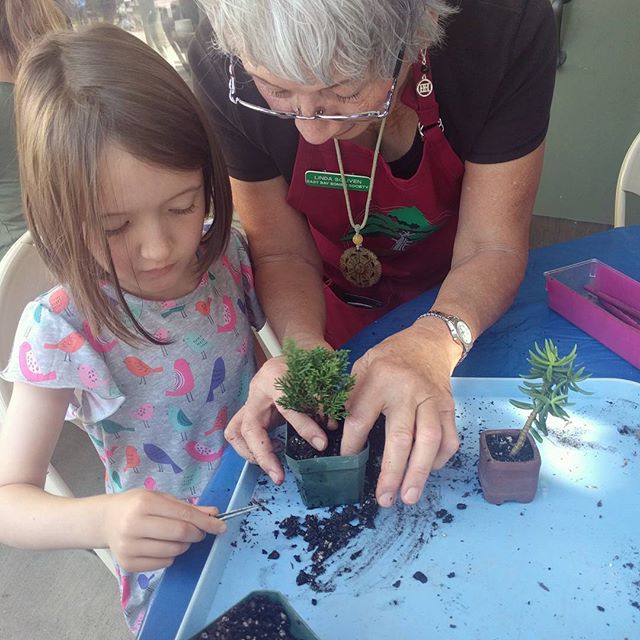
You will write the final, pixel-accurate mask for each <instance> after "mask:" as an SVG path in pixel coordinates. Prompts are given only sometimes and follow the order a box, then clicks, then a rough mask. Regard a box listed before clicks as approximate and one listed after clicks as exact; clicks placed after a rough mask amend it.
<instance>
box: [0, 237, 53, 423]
mask: <svg viewBox="0 0 640 640" xmlns="http://www.w3.org/2000/svg"><path fill="white" fill-rule="evenodd" d="M53 285H54V281H53V278H52V276H51V274H50V273H49V271H48V269H47V268H46V267H45V265H44V263H43V262H42V260H41V259H40V256H39V255H38V252H37V251H36V248H35V245H34V244H33V241H32V239H31V234H30V233H29V232H28V231H27V232H26V233H24V234H23V235H22V236H21V237H20V238H18V240H16V241H15V242H14V243H13V245H12V246H11V247H10V248H9V250H8V251H7V253H6V254H5V256H4V257H3V258H2V261H1V262H0V369H4V367H5V366H6V364H7V362H8V360H9V357H10V356H11V347H12V345H13V339H14V335H15V332H16V328H17V326H18V322H19V320H20V316H21V315H22V312H23V311H24V308H25V306H26V305H27V303H28V302H31V300H33V299H34V298H36V297H37V296H38V295H40V294H41V293H44V292H45V291H47V290H48V289H50V288H51V287H52V286H53ZM11 389H12V385H11V383H9V382H6V381H4V380H2V379H0V420H1V419H2V417H3V416H4V414H5V412H6V410H7V407H8V406H9V400H10V399H11Z"/></svg>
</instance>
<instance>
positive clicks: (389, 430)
mask: <svg viewBox="0 0 640 640" xmlns="http://www.w3.org/2000/svg"><path fill="white" fill-rule="evenodd" d="M460 355H461V347H459V346H458V345H456V344H455V342H453V340H452V339H451V336H450V334H449V331H448V329H447V328H446V326H445V325H444V323H442V322H441V321H440V320H438V319H437V318H425V319H422V320H419V321H418V322H417V323H416V324H415V325H413V326H412V327H410V328H408V329H405V330H404V331H401V332H399V333H397V334H395V335H392V336H390V337H389V338H387V339H386V340H384V341H383V342H381V343H380V344H379V345H377V346H375V347H373V348H372V349H370V350H369V351H368V352H367V353H365V354H364V355H363V356H362V357H361V358H360V359H359V360H358V361H357V362H356V363H355V364H354V366H353V373H354V374H355V376H356V384H355V387H354V389H353V391H352V392H351V396H350V398H349V401H348V402H347V408H348V410H349V416H348V417H347V419H346V420H345V426H344V436H343V439H342V447H341V453H342V455H353V454H356V453H358V452H359V451H361V450H362V448H363V446H364V444H365V442H366V439H367V436H368V434H369V431H370V430H371V428H372V426H373V424H374V423H375V421H376V419H377V418H378V416H379V414H381V413H382V414H384V415H385V417H386V438H385V448H384V455H383V459H382V470H381V472H380V477H379V479H378V485H377V488H376V497H377V500H378V503H379V504H380V505H381V506H383V507H390V506H391V505H393V504H394V502H395V500H396V497H397V495H398V493H399V494H400V498H401V500H402V501H403V502H404V503H406V504H415V503H416V502H418V500H419V499H420V496H421V495H422V491H423V489H424V486H425V483H426V482H427V478H428V477H429V474H430V473H431V470H432V469H439V468H441V467H442V466H444V465H445V464H446V462H447V461H448V460H449V458H451V456H452V455H453V454H454V453H455V452H456V451H457V450H458V447H459V440H458V434H457V431H456V425H455V407H454V402H453V397H452V395H451V384H450V376H451V373H452V371H453V368H454V367H455V365H456V363H457V362H458V359H459V358H460Z"/></svg>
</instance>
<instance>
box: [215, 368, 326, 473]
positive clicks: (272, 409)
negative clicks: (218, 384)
mask: <svg viewBox="0 0 640 640" xmlns="http://www.w3.org/2000/svg"><path fill="white" fill-rule="evenodd" d="M286 371H287V365H286V364H285V361H284V357H283V356H278V357H277V358H271V359H270V360H267V362H265V363H264V365H263V366H262V367H261V368H260V370H259V371H258V373H256V375H255V376H254V378H253V380H252V381H251V385H250V386H249V397H248V398H247V402H246V403H245V405H244V406H243V407H242V408H241V409H240V411H238V413H236V415H235V416H233V418H232V419H231V421H230V422H229V425H228V426H227V428H226V430H225V432H224V436H225V438H226V439H227V441H228V442H229V444H231V445H232V446H233V448H234V449H235V450H236V451H237V452H238V453H239V454H240V455H241V456H242V457H243V458H246V459H247V460H248V461H249V462H252V463H253V464H257V465H259V466H260V467H261V468H262V469H263V470H264V471H265V472H266V473H268V474H269V477H270V478H271V479H272V480H273V481H274V482H275V483H276V484H282V482H283V481H284V470H283V468H282V465H281V464H280V460H279V459H278V456H277V455H276V451H275V448H274V446H275V443H274V441H272V440H271V438H270V437H269V429H270V428H272V427H275V426H277V425H279V424H282V422H283V420H287V421H288V422H289V423H290V424H291V426H292V427H293V428H294V429H295V430H296V431H297V432H298V433H299V434H300V435H301V436H302V437H303V438H304V439H305V440H306V441H307V442H309V443H310V444H311V445H312V446H313V447H315V448H316V449H318V451H322V450H323V449H325V448H326V446H327V444H328V440H327V435H326V433H325V432H324V431H323V429H322V428H321V427H320V426H319V425H318V424H317V423H316V422H315V421H314V420H313V419H312V418H310V417H309V416H307V415H305V414H303V413H298V412H297V411H292V410H290V409H284V408H283V407H281V406H279V405H277V404H276V402H277V400H278V398H280V396H281V395H282V392H280V391H278V390H277V389H276V388H275V387H274V382H275V380H276V378H280V377H281V376H283V375H284V374H285V373H286Z"/></svg>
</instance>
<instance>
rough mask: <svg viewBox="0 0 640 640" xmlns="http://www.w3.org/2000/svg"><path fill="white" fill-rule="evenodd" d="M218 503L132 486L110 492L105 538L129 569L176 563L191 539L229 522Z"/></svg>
mask: <svg viewBox="0 0 640 640" xmlns="http://www.w3.org/2000/svg"><path fill="white" fill-rule="evenodd" d="M217 513H218V509H217V508H216V507H196V506H193V505H190V504H187V503H186V502H183V501H182V500H178V499H177V498H175V497H173V496H171V495H168V494H166V493H156V492H153V491H147V490H145V489H132V490H131V491H125V492H123V493H119V494H114V495H110V496H107V500H106V509H105V511H104V521H103V529H104V538H105V539H106V542H107V545H108V546H109V548H110V549H111V551H112V552H113V554H114V556H115V558H116V561H117V562H118V564H119V565H120V566H121V567H122V568H123V569H125V570H126V571H136V572H139V571H153V570H155V569H163V568H165V567H169V566H170V565H171V564H173V560H174V558H175V557H176V556H179V555H180V554H181V553H184V552H185V551H186V550H187V549H188V548H189V547H190V546H191V544H192V543H194V542H200V541H201V540H203V539H204V537H205V536H206V534H207V533H213V534H216V535H218V534H220V533H224V532H225V531H226V530H227V526H226V525H225V523H224V522H222V521H221V520H218V519H217V518H215V517H212V516H215V515H216V514H217Z"/></svg>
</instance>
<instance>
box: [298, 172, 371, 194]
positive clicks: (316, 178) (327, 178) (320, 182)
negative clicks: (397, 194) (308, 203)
mask: <svg viewBox="0 0 640 640" xmlns="http://www.w3.org/2000/svg"><path fill="white" fill-rule="evenodd" d="M345 179H346V181H347V189H348V190H349V191H369V184H370V182H371V179H370V178H369V176H358V175H355V174H351V173H347V174H345ZM304 183H305V184H306V185H307V186H308V187H321V188H324V189H342V176H341V175H340V174H339V173H331V172H330V171H305V173H304Z"/></svg>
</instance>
